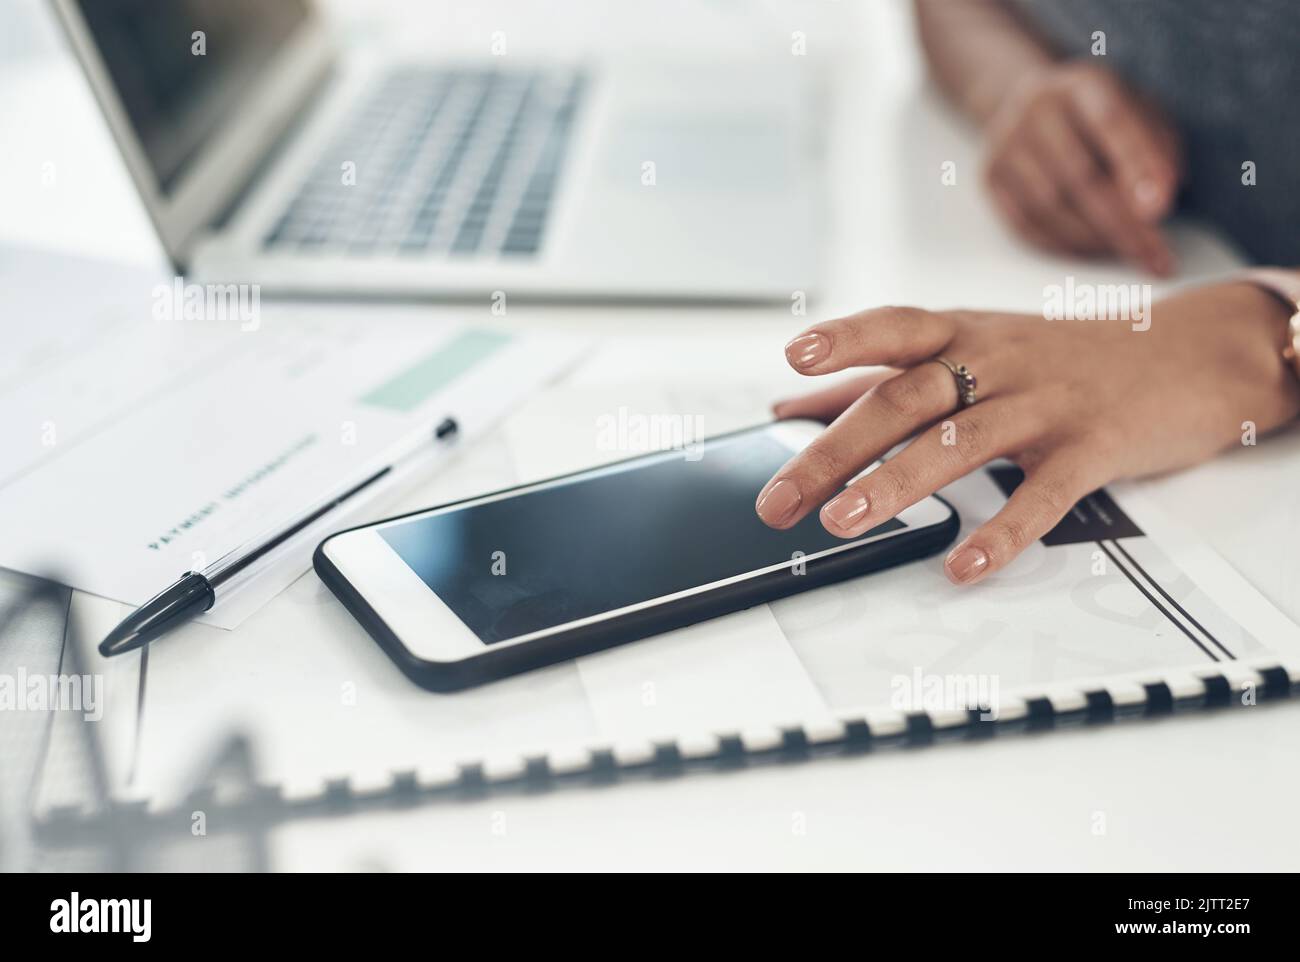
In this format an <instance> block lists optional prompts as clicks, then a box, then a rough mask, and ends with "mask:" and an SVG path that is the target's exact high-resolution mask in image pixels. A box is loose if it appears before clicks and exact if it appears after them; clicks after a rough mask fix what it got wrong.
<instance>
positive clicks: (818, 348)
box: [785, 333, 831, 369]
mask: <svg viewBox="0 0 1300 962" xmlns="http://www.w3.org/2000/svg"><path fill="white" fill-rule="evenodd" d="M830 354H831V339H830V338H829V337H827V336H826V335H825V334H815V333H814V334H800V335H799V336H798V337H796V338H795V339H794V340H793V341H791V342H790V343H789V344H787V345H786V346H785V358H786V360H787V361H789V362H790V363H791V364H792V365H794V366H795V367H797V368H800V369H803V368H807V367H812V366H813V365H814V364H820V363H821V362H822V361H824V360H826V358H828V357H830Z"/></svg>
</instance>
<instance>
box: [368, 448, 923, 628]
mask: <svg viewBox="0 0 1300 962" xmlns="http://www.w3.org/2000/svg"><path fill="white" fill-rule="evenodd" d="M789 457H790V451H789V449H788V448H786V447H784V446H783V445H782V444H780V443H779V442H778V441H776V440H775V439H773V438H772V437H771V436H770V435H769V434H768V433H766V432H765V431H755V432H748V433H745V434H740V435H735V436H733V437H729V438H724V439H721V440H719V441H713V442H708V443H707V444H704V445H702V446H700V447H697V448H695V449H694V450H693V451H692V452H690V453H687V454H684V453H683V452H680V451H678V452H673V453H671V454H669V455H667V456H662V457H656V458H653V459H648V460H643V461H638V462H635V463H633V464H623V465H616V466H614V467H612V468H605V469H600V470H598V471H595V472H592V473H586V474H583V475H579V476H576V477H574V478H572V479H571V480H568V481H565V482H563V483H561V484H558V485H556V486H554V487H547V488H543V489H541V490H536V491H530V492H528V493H526V494H521V495H518V496H512V497H505V498H502V499H500V500H496V501H490V502H487V503H484V504H477V505H473V506H471V507H467V508H464V509H460V510H454V511H448V512H445V513H443V514H437V515H430V516H427V517H423V518H416V519H413V520H411V521H409V522H406V523H403V524H396V525H392V526H389V527H385V528H381V529H380V534H381V536H382V537H383V539H384V540H385V541H386V542H388V544H389V545H390V546H391V547H392V548H393V550H394V551H396V552H397V554H398V555H399V556H400V557H401V558H402V560H403V561H405V562H406V564H407V565H409V566H410V567H411V569H412V570H413V571H415V573H416V574H417V575H419V576H420V579H421V580H422V581H423V582H424V583H425V584H426V585H428V586H429V587H430V588H431V589H433V591H434V593H435V594H437V595H438V597H439V598H441V599H442V601H443V602H444V603H445V604H446V605H447V606H448V607H449V608H450V609H451V610H452V611H453V612H454V613H455V614H456V616H457V617H459V618H460V620H461V621H463V622H464V623H465V624H466V625H467V626H468V627H469V628H470V630H471V631H473V632H474V633H475V634H476V635H477V636H478V637H479V639H480V640H481V641H483V642H484V643H485V644H492V643H494V642H498V641H504V640H506V639H508V638H514V637H517V636H519V635H524V634H528V633H530V632H534V631H540V630H542V629H545V628H552V627H555V626H556V625H562V624H566V623H568V622H571V621H576V620H578V619H580V618H586V617H589V616H591V615H598V614H601V613H603V612H608V611H613V610H616V609H619V608H623V607H626V606H628V605H633V604H636V603H638V602H643V601H649V600H652V599H655V598H660V597H662V596H664V595H669V594H673V593H675V592H679V591H685V590H687V589H690V588H696V587H699V586H701V585H706V584H710V583H712V582H715V581H721V580H723V579H725V578H731V577H734V576H737V575H742V574H745V573H747V572H750V571H754V570H757V569H761V568H765V567H768V566H771V565H777V564H781V563H789V562H790V561H791V559H792V558H794V557H795V552H796V551H798V552H802V553H803V554H804V555H805V556H807V555H813V554H815V553H817V552H820V551H824V550H826V549H828V548H834V547H842V546H843V545H844V543H845V542H844V541H843V540H841V539H840V538H836V537H834V536H833V535H831V534H828V533H827V532H826V530H825V529H824V528H823V527H822V526H821V522H820V521H819V520H818V518H817V512H816V511H813V512H812V513H811V514H810V515H809V516H808V517H806V518H804V519H803V520H802V521H800V522H799V524H797V525H796V526H795V527H793V528H791V529H789V530H786V531H775V530H773V529H771V528H769V527H767V525H765V524H763V522H761V521H760V520H759V519H758V516H757V515H756V514H755V513H754V499H755V497H756V496H757V494H758V492H759V491H760V490H761V489H762V487H763V485H764V484H766V483H767V481H768V479H770V478H771V477H772V475H773V474H774V473H776V471H777V469H778V468H780V467H781V465H782V464H784V463H785V462H786V460H788V459H789ZM691 458H694V459H693V460H692V459H691ZM901 527H903V524H902V523H901V522H899V521H897V520H891V521H887V522H885V523H884V524H882V525H880V526H879V527H877V528H875V529H874V530H873V531H871V532H868V535H870V534H875V533H879V532H883V531H890V530H893V529H895V528H901ZM864 537H865V536H864Z"/></svg>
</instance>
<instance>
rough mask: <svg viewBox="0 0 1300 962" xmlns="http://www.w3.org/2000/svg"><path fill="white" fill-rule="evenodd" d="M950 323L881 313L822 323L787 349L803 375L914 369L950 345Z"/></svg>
mask: <svg viewBox="0 0 1300 962" xmlns="http://www.w3.org/2000/svg"><path fill="white" fill-rule="evenodd" d="M955 331H956V324H955V323H954V322H953V320H952V318H950V317H948V316H946V315H944V314H937V313H934V312H931V311H923V310H921V309H920V308H916V307H877V308H874V309H872V310H869V311H859V312H858V313H857V314H850V315H849V316H848V317H840V318H836V319H835V320H833V321H823V322H822V323H821V324H818V325H816V326H814V327H811V328H809V329H808V330H807V331H805V332H804V333H802V334H800V335H799V336H798V337H796V338H795V339H794V340H792V341H791V342H790V343H789V344H787V345H786V346H785V356H786V360H788V361H789V362H790V366H791V367H793V368H794V369H795V370H796V371H798V372H799V373H800V374H831V373H833V372H835V371H842V370H844V369H845V368H848V367H858V366H862V365H882V366H887V367H910V366H911V365H913V364H917V363H919V362H921V361H924V360H927V359H928V358H931V357H934V355H936V354H938V353H939V352H940V351H942V350H943V349H944V348H945V347H947V346H948V342H950V341H951V340H952V336H953V333H954V332H955Z"/></svg>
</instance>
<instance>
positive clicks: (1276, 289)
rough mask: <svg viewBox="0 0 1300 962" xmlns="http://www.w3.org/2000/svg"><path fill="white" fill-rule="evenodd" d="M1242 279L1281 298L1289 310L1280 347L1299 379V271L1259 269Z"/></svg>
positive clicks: (1276, 268)
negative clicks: (1284, 336) (1283, 340)
mask: <svg viewBox="0 0 1300 962" xmlns="http://www.w3.org/2000/svg"><path fill="white" fill-rule="evenodd" d="M1242 279H1243V280H1247V281H1250V282H1251V283H1252V284H1256V285H1258V286H1259V287H1262V288H1263V289H1264V290H1266V291H1268V292H1269V293H1270V294H1273V295H1274V296H1276V297H1280V298H1282V300H1283V301H1285V302H1286V304H1287V306H1288V307H1289V308H1290V309H1291V311H1292V314H1291V319H1290V320H1289V321H1287V329H1286V344H1285V345H1283V347H1282V360H1283V361H1285V362H1286V364H1287V367H1289V368H1291V370H1292V371H1294V372H1295V375H1296V377H1300V271H1292V270H1284V269H1283V268H1280V267H1259V268H1256V269H1254V270H1249V271H1246V272H1245V273H1244V274H1243V275H1242Z"/></svg>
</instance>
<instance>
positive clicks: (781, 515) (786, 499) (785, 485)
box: [754, 478, 803, 526]
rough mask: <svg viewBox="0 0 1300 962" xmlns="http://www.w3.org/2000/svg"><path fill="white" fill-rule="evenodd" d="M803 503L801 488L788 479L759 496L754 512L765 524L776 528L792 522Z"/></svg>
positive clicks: (782, 480)
mask: <svg viewBox="0 0 1300 962" xmlns="http://www.w3.org/2000/svg"><path fill="white" fill-rule="evenodd" d="M802 502H803V495H802V494H800V493H799V486H798V485H797V484H795V483H794V482H793V481H791V480H789V479H787V478H782V479H781V480H780V481H778V482H777V483H776V484H774V485H772V486H771V487H770V488H768V489H767V490H766V491H764V492H763V493H762V494H761V495H759V498H758V504H756V505H755V506H754V510H756V511H757V512H758V516H759V517H760V518H762V519H763V523H764V524H769V525H772V526H776V525H779V524H783V523H784V522H786V521H788V520H790V518H791V517H793V516H794V513H795V512H796V511H798V510H799V505H800V504H801V503H802Z"/></svg>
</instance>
